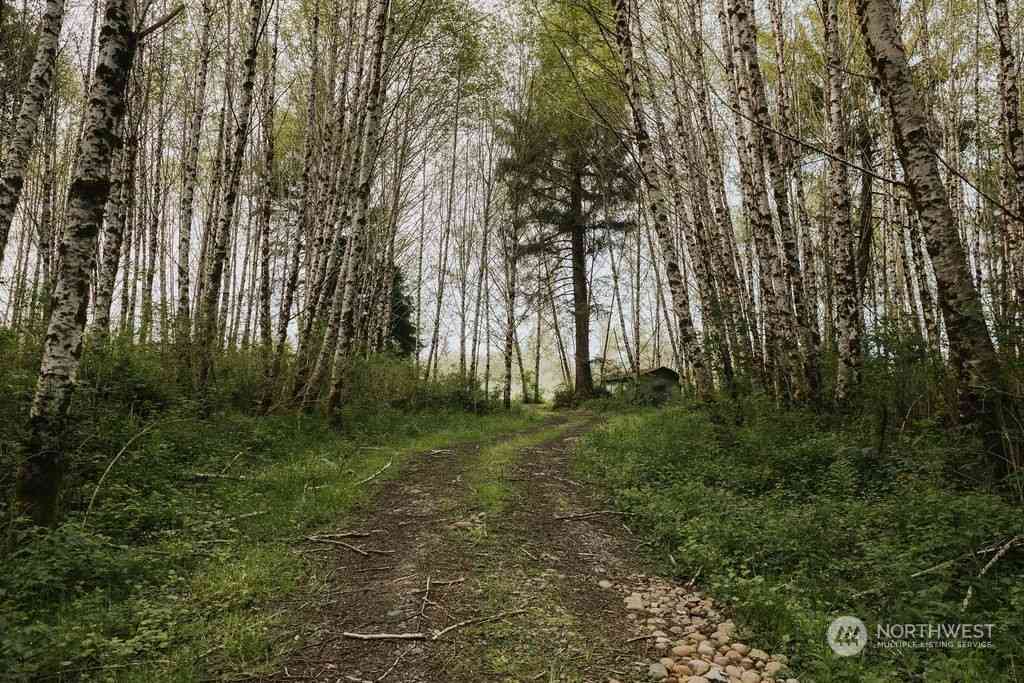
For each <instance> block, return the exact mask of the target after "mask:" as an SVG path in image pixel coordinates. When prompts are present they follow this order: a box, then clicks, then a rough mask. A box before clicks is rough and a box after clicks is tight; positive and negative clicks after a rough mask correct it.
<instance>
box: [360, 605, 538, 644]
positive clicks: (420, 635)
mask: <svg viewBox="0 0 1024 683" xmlns="http://www.w3.org/2000/svg"><path fill="white" fill-rule="evenodd" d="M525 611H526V610H525V609H517V610H511V611H509V612H501V613H499V614H494V615H492V616H489V617H477V618H475V619H466V620H464V621H459V622H456V623H454V624H452V625H451V626H446V627H445V628H443V629H441V630H440V631H434V633H433V635H428V634H427V633H424V632H423V631H412V632H409V633H353V632H351V631H345V632H344V633H342V634H341V635H342V637H343V638H352V639H354V640H430V641H434V640H440V639H441V638H442V637H444V636H446V635H447V634H449V633H451V632H452V631H455V630H457V629H460V628H465V627H466V626H474V625H476V624H485V623H487V622H491V621H498V620H499V619H505V618H506V617H511V616H515V615H516V614H522V613H523V612H525Z"/></svg>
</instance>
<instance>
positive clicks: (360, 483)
mask: <svg viewBox="0 0 1024 683" xmlns="http://www.w3.org/2000/svg"><path fill="white" fill-rule="evenodd" d="M393 462H394V460H388V464H387V465H384V467H381V468H380V469H379V470H377V471H376V472H374V473H373V474H371V475H370V476H368V477H367V478H366V479H360V480H359V481H357V482H356V483H355V485H356V486H362V485H363V484H365V483H366V482H368V481H373V480H374V479H376V478H377V477H378V476H379V475H380V473H381V472H383V471H384V470H386V469H387V468H389V467H391V463H393Z"/></svg>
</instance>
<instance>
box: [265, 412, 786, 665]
mask: <svg viewBox="0 0 1024 683" xmlns="http://www.w3.org/2000/svg"><path fill="white" fill-rule="evenodd" d="M597 423H598V419H597V418H595V417H594V416H591V415H587V414H582V413H574V414H562V415H559V416H554V417H552V418H550V420H548V421H546V422H545V423H544V424H542V426H540V427H536V426H534V427H532V428H529V429H527V430H524V431H521V432H519V433H517V434H514V435H505V436H503V438H502V439H501V440H500V442H497V443H495V442H486V441H485V442H478V443H474V444H464V445H458V446H453V447H451V448H441V449H433V450H431V451H428V452H424V453H421V454H419V455H417V456H414V457H412V458H410V459H409V460H408V461H407V463H406V464H405V465H403V469H402V473H401V476H399V477H396V478H393V479H387V480H384V481H382V482H380V484H379V489H378V491H377V492H376V494H375V495H373V496H372V497H371V498H370V499H369V500H368V501H367V502H366V504H365V505H364V506H363V507H362V508H361V509H360V510H359V511H357V512H355V513H354V514H353V515H351V516H349V517H347V519H346V520H345V524H344V528H340V529H338V530H337V532H336V533H333V534H331V533H323V534H320V535H319V536H313V537H310V539H308V543H305V544H303V545H302V547H300V548H298V549H297V550H299V551H300V552H309V553H317V554H319V553H327V554H329V555H330V558H331V562H330V566H331V569H330V571H329V572H328V573H327V575H326V576H325V577H324V580H323V581H322V583H321V584H320V586H319V588H318V589H317V590H316V592H315V594H312V595H309V596H306V600H305V601H304V602H303V604H302V605H301V606H297V607H293V608H291V609H295V610H298V611H299V613H298V614H293V615H292V617H293V618H292V619H289V621H293V623H297V624H300V626H299V629H300V632H299V633H298V634H297V635H295V636H294V639H295V641H296V642H295V645H296V647H295V649H294V650H293V651H292V653H291V654H290V655H289V656H288V657H287V658H286V659H285V660H284V663H283V665H282V666H281V668H280V670H279V671H277V672H276V673H274V674H273V675H272V676H270V677H268V678H269V680H277V681H286V680H315V681H357V682H360V681H400V682H403V683H412V682H424V683H426V682H430V683H440V682H442V681H445V682H452V683H457V682H461V681H481V680H495V681H538V680H542V681H599V682H601V683H605V682H608V681H623V682H625V681H641V680H664V681H667V682H669V683H671V682H673V681H680V682H682V681H687V682H690V681H692V682H693V683H705V682H706V681H715V680H720V681H743V683H750V682H755V683H756V682H757V681H760V680H766V681H767V680H773V675H774V676H778V679H777V680H779V681H782V680H786V675H784V671H785V669H784V664H785V657H782V656H774V655H771V656H770V655H768V654H767V653H764V652H762V651H760V650H757V649H751V648H750V647H749V646H748V645H746V644H744V643H738V642H736V641H735V640H734V638H735V636H736V634H735V626H734V625H733V624H732V622H731V621H727V620H726V619H727V617H726V615H724V614H722V613H721V612H719V611H718V610H717V608H716V607H715V605H714V603H713V601H712V600H711V599H710V598H707V597H705V596H703V595H701V594H699V593H697V592H695V590H694V589H693V587H692V586H690V585H682V584H672V583H671V582H669V581H667V580H664V579H660V578H657V577H653V576H651V575H650V574H649V567H647V566H646V565H645V563H644V561H643V559H642V554H643V553H642V551H641V550H640V546H641V545H642V542H641V540H640V539H638V538H637V537H634V536H633V534H632V532H631V531H630V529H629V527H628V524H627V523H626V522H625V521H624V520H625V519H628V518H624V517H622V516H620V515H618V514H616V513H613V512H611V511H608V510H605V509H604V505H603V500H602V498H603V497H602V495H601V494H600V493H599V492H598V491H597V490H595V489H593V488H591V487H589V486H587V485H585V484H582V483H580V482H578V481H574V480H573V479H572V473H571V454H572V452H573V449H574V444H575V442H576V441H577V440H578V439H579V438H580V437H581V436H582V435H584V434H585V433H587V432H588V431H590V430H591V429H593V428H594V427H595V426H596V425H597ZM780 670H781V671H780ZM698 674H703V676H698Z"/></svg>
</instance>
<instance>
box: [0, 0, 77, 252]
mask: <svg viewBox="0 0 1024 683" xmlns="http://www.w3.org/2000/svg"><path fill="white" fill-rule="evenodd" d="M63 23H64V0H47V3H46V10H45V12H44V13H43V18H42V20H41V21H40V22H39V37H38V41H37V43H36V56H35V61H34V62H33V64H32V72H31V73H30V74H29V77H28V82H27V83H26V84H25V94H24V96H23V98H22V100H21V110H20V111H19V112H18V121H17V124H16V125H15V130H14V135H12V136H11V138H10V140H9V141H8V142H7V149H6V150H5V151H4V155H3V160H4V165H3V172H2V173H0V263H3V260H4V251H6V249H7V236H8V234H9V233H10V229H11V222H12V221H13V220H14V211H15V209H17V207H18V199H19V198H20V197H21V188H22V187H23V186H24V184H25V166H26V164H27V163H28V158H29V155H30V154H31V152H32V141H33V139H34V138H35V135H36V129H37V128H38V126H39V117H40V115H41V114H42V112H43V105H44V103H45V102H46V98H48V97H49V96H50V92H51V91H52V89H53V76H54V72H55V71H56V64H57V43H58V41H59V40H60V29H61V26H62V25H63Z"/></svg>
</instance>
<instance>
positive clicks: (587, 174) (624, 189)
mask: <svg viewBox="0 0 1024 683" xmlns="http://www.w3.org/2000/svg"><path fill="white" fill-rule="evenodd" d="M542 22H543V23H544V33H543V34H542V35H541V36H540V37H539V38H537V41H538V42H537V44H536V45H535V46H534V50H535V52H536V55H535V58H536V67H535V71H534V72H533V74H532V75H531V78H530V83H529V86H528V88H527V91H526V92H525V93H524V97H525V98H526V103H525V106H523V107H521V108H519V109H518V110H509V111H506V113H505V117H504V118H505V124H504V130H503V132H502V138H503V140H504V142H505V144H506V146H507V148H508V149H509V154H508V155H507V157H506V158H505V159H504V160H503V161H502V162H501V164H500V166H499V170H500V175H501V177H502V178H503V181H504V182H505V184H506V186H507V187H508V193H509V196H510V201H511V202H512V204H513V212H514V211H516V210H519V211H521V212H522V219H523V221H524V230H525V225H526V224H532V225H533V226H535V227H536V229H537V237H536V238H534V239H532V240H531V242H530V243H529V244H528V245H526V246H527V252H532V253H535V254H543V255H548V256H554V257H556V258H559V259H562V258H566V257H567V260H568V262H569V270H570V273H571V284H572V302H573V303H572V308H573V317H574V321H575V387H574V393H575V395H576V398H577V399H583V398H587V397H588V396H590V395H591V394H592V393H593V391H594V382H593V377H592V373H591V365H590V363H591V354H590V318H591V300H590V291H589V290H590V284H589V275H588V266H587V259H588V256H589V255H591V254H592V253H593V252H595V251H596V250H600V249H602V248H604V247H606V246H607V244H606V240H605V238H606V235H607V232H608V231H609V230H612V231H616V232H621V231H622V230H625V229H627V228H628V227H630V225H631V221H630V220H628V219H627V218H626V217H625V216H624V214H623V211H624V207H625V206H626V205H628V204H629V203H630V202H631V201H632V199H633V198H634V193H635V180H634V178H633V176H632V174H631V173H630V172H629V170H628V165H627V164H628V162H627V157H626V150H625V148H624V147H623V145H622V134H623V124H622V122H623V121H624V120H625V116H626V113H625V108H626V102H625V100H624V98H623V97H622V94H621V92H620V91H619V90H618V89H617V88H615V87H614V85H613V84H612V83H610V82H609V80H608V78H607V74H608V73H615V71H614V64H615V58H614V55H613V54H612V53H611V52H610V51H609V48H608V46H607V44H606V43H605V42H604V41H603V38H602V36H601V35H600V32H599V31H598V29H597V27H596V26H595V24H594V23H593V21H592V18H591V16H590V14H589V13H588V12H587V11H586V10H584V9H583V8H580V7H576V6H563V5H553V6H549V7H547V8H546V9H545V14H544V15H543V16H542ZM524 236H525V235H524Z"/></svg>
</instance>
